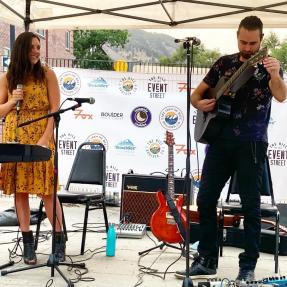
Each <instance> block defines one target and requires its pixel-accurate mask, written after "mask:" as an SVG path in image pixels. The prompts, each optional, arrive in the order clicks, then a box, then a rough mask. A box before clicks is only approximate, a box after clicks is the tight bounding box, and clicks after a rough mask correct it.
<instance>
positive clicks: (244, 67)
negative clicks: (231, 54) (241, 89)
mask: <svg viewBox="0 0 287 287" xmlns="http://www.w3.org/2000/svg"><path fill="white" fill-rule="evenodd" d="M247 67H248V61H246V62H244V63H243V64H242V65H241V66H240V68H239V69H238V70H237V71H236V72H235V73H234V74H233V75H232V76H231V77H230V78H229V79H228V81H227V82H226V83H225V84H224V85H223V86H222V87H221V88H220V89H219V91H218V94H219V95H220V96H221V95H223V94H224V92H225V91H227V90H229V89H230V87H231V86H232V85H233V83H234V82H235V81H236V80H237V78H238V77H239V76H240V75H241V73H242V72H243V71H244V70H245V69H246V68H247Z"/></svg>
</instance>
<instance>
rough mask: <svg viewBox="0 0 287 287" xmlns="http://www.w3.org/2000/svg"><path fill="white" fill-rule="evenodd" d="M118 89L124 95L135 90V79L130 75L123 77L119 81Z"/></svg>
mask: <svg viewBox="0 0 287 287" xmlns="http://www.w3.org/2000/svg"><path fill="white" fill-rule="evenodd" d="M119 89H120V91H121V93H122V94H123V95H125V96H129V95H131V94H133V93H135V91H136V90H137V84H136V80H135V79H134V78H132V77H123V78H122V79H121V80H120V83H119Z"/></svg>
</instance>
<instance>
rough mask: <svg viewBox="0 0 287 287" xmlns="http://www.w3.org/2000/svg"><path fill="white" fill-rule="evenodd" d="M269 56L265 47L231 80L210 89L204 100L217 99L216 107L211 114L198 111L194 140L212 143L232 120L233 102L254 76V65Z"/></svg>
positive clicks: (226, 79)
mask: <svg viewBox="0 0 287 287" xmlns="http://www.w3.org/2000/svg"><path fill="white" fill-rule="evenodd" d="M267 55H268V49H267V48H266V47H265V48H263V49H262V50H260V51H259V52H257V53H256V54H255V55H254V56H252V57H251V58H250V59H248V60H247V61H245V62H244V64H242V65H241V67H240V68H239V69H238V70H237V71H236V72H234V73H233V75H232V76H231V77H230V78H226V77H221V78H220V79H219V81H218V83H217V85H216V87H215V88H214V89H208V90H207V93H206V94H205V95H204V98H207V99H215V100H216V107H215V109H214V110H213V111H211V112H202V111H199V110H198V111H197V117H196V122H195V128H194V139H195V141H197V142H200V143H205V144H206V143H211V142H212V141H214V140H215V139H216V138H217V137H218V135H219V133H220V131H221V126H222V122H223V121H224V120H227V119H229V118H230V115H231V102H232V98H233V97H234V96H235V94H236V92H237V91H238V90H239V89H240V87H242V86H243V85H244V84H245V83H246V82H247V81H248V80H249V79H250V78H251V77H252V75H253V74H254V71H255V70H256V69H255V67H254V65H255V64H257V63H258V62H259V61H261V60H262V59H263V58H264V57H266V56H267Z"/></svg>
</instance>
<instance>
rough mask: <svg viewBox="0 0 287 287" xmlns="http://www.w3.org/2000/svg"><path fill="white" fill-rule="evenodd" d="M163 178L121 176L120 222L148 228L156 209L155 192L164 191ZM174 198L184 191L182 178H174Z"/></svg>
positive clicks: (165, 187) (165, 181)
mask: <svg viewBox="0 0 287 287" xmlns="http://www.w3.org/2000/svg"><path fill="white" fill-rule="evenodd" d="M166 189H167V178H166V177H165V176H155V175H141V174H123V175H122V190H121V211H120V220H122V219H125V220H127V221H129V222H132V223H144V224H146V225H147V226H148V227H149V226H150V219H151V216H152V214H153V213H154V212H155V210H156V209H157V208H158V202H157V199H156V192H157V191H160V190H162V191H166ZM174 189H175V196H178V195H179V194H183V192H184V190H185V186H184V178H182V177H175V178H174Z"/></svg>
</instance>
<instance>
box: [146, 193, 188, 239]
mask: <svg viewBox="0 0 287 287" xmlns="http://www.w3.org/2000/svg"><path fill="white" fill-rule="evenodd" d="M156 196H157V201H158V204H159V207H158V209H157V210H156V211H155V212H154V213H153V215H152V217H151V221H150V227H151V231H152V233H153V234H154V236H155V237H156V238H157V239H158V240H160V241H163V242H167V243H180V242H183V239H182V236H181V234H180V231H179V229H178V226H177V224H176V222H175V220H174V218H173V216H172V214H171V210H170V208H169V206H168V204H167V202H166V198H165V196H164V195H163V193H162V192H161V191H158V192H157V194H156ZM183 203H184V198H183V196H179V197H178V198H177V199H176V202H175V205H176V209H177V211H178V213H179V215H180V219H181V222H183V223H184V225H185V226H186V214H185V212H184V211H183V209H182V206H183Z"/></svg>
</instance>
